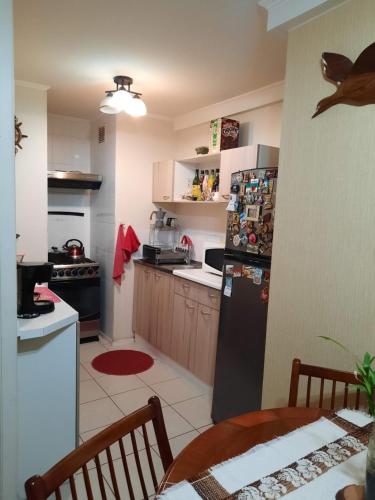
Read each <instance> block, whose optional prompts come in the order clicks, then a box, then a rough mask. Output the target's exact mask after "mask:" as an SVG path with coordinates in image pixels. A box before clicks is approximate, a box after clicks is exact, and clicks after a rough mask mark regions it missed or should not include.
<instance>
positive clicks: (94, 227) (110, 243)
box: [91, 115, 116, 337]
mask: <svg viewBox="0 0 375 500" xmlns="http://www.w3.org/2000/svg"><path fill="white" fill-rule="evenodd" d="M100 126H105V141H104V142H103V143H101V144H99V143H98V127H100ZM91 171H92V172H93V173H95V174H100V175H102V176H103V182H102V185H101V187H100V189H99V191H94V192H92V194H91V258H92V259H94V260H96V261H97V262H99V264H100V266H101V267H100V273H101V329H102V332H103V333H104V334H105V335H107V336H108V337H112V336H113V291H114V284H113V280H112V269H113V256H114V238H115V181H116V117H115V116H110V115H101V116H100V117H99V118H98V119H97V120H95V121H93V122H92V127H91Z"/></svg>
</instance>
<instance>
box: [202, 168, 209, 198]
mask: <svg viewBox="0 0 375 500" xmlns="http://www.w3.org/2000/svg"><path fill="white" fill-rule="evenodd" d="M208 178H209V175H208V170H205V171H204V178H203V183H202V187H203V194H204V196H205V199H206V197H207V193H208Z"/></svg>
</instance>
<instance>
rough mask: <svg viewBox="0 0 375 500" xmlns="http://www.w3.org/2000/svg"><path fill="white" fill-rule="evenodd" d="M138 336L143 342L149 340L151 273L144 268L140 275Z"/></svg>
mask: <svg viewBox="0 0 375 500" xmlns="http://www.w3.org/2000/svg"><path fill="white" fill-rule="evenodd" d="M138 297H139V309H138V315H139V316H138V320H137V325H138V332H137V333H138V334H139V335H140V336H141V337H143V338H144V339H145V340H147V341H149V340H150V330H151V319H152V318H151V316H152V271H151V270H150V269H149V268H147V267H144V268H143V269H142V273H141V279H140V287H139V295H138Z"/></svg>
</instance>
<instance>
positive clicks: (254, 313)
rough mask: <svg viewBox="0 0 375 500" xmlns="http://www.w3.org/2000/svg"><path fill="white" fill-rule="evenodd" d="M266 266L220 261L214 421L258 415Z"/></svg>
mask: <svg viewBox="0 0 375 500" xmlns="http://www.w3.org/2000/svg"><path fill="white" fill-rule="evenodd" d="M269 280H270V266H269V265H267V264H263V266H262V267H261V266H260V265H259V263H255V265H254V263H253V264H252V263H250V262H249V263H247V264H244V263H241V262H239V261H238V260H231V259H225V260H224V279H223V290H222V297H221V308H220V324H219V335H218V345H217V355H216V368H215V380H214V392H213V406H212V418H213V420H214V422H215V423H216V422H220V421H221V420H224V419H227V418H231V417H234V416H236V415H240V414H242V413H246V412H250V411H255V410H259V409H260V407H261V398H262V383H263V365H264V351H265V342H266V328H267V309H268V291H269Z"/></svg>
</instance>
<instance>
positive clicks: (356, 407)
mask: <svg viewBox="0 0 375 500" xmlns="http://www.w3.org/2000/svg"><path fill="white" fill-rule="evenodd" d="M360 397H361V391H360V390H359V389H357V390H356V394H355V409H356V410H359V400H360Z"/></svg>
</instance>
